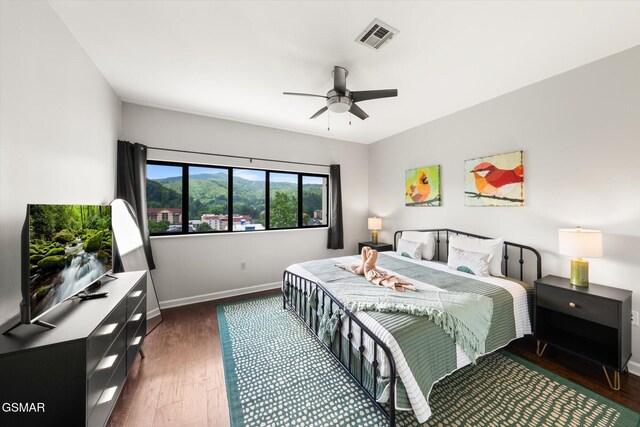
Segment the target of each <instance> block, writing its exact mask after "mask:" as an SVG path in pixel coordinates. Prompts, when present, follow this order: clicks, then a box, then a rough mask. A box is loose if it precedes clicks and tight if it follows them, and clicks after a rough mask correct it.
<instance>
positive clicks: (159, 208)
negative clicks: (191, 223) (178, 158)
mask: <svg viewBox="0 0 640 427" xmlns="http://www.w3.org/2000/svg"><path fill="white" fill-rule="evenodd" d="M182 171H183V168H182V166H177V165H171V164H147V218H148V220H149V232H150V233H151V234H163V233H180V232H182Z"/></svg>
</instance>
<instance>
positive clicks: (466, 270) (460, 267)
mask: <svg viewBox="0 0 640 427" xmlns="http://www.w3.org/2000/svg"><path fill="white" fill-rule="evenodd" d="M456 270H458V271H462V272H463V273H469V274H473V275H474V276H475V275H476V274H475V273H474V272H473V270H471V269H470V268H469V267H467V266H465V265H461V266H459V267H458V268H456Z"/></svg>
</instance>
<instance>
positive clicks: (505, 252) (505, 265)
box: [393, 228, 542, 281]
mask: <svg viewBox="0 0 640 427" xmlns="http://www.w3.org/2000/svg"><path fill="white" fill-rule="evenodd" d="M403 231H424V232H432V233H434V234H435V237H436V253H435V259H436V260H437V261H444V259H443V256H442V251H441V250H440V242H441V241H442V238H443V237H444V238H445V243H446V253H445V256H446V255H447V254H448V253H449V235H450V234H456V235H462V236H469V237H476V238H478V239H491V237H486V236H479V235H477V234H471V233H467V232H464V231H458V230H451V229H449V228H434V229H427V230H398V231H396V232H395V234H394V235H393V249H394V250H396V248H397V245H398V236H399V235H400V234H402V232H403ZM509 248H515V249H516V251H517V253H519V255H520V258H519V259H518V263H519V264H520V277H519V278H520V280H521V281H524V263H525V260H524V254H525V251H529V252H531V253H532V254H533V255H534V256H535V257H536V279H539V278H541V277H542V256H541V255H540V252H538V251H537V250H535V249H534V248H532V247H531V246H526V245H521V244H519V243H513V242H506V241H505V242H504V243H503V249H502V271H503V273H504V275H505V276H509V253H510V252H509ZM513 252H514V251H513V249H511V254H513ZM510 277H513V276H510ZM516 278H517V277H516Z"/></svg>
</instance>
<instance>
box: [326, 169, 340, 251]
mask: <svg viewBox="0 0 640 427" xmlns="http://www.w3.org/2000/svg"><path fill="white" fill-rule="evenodd" d="M329 185H330V188H331V190H330V191H331V221H330V225H329V239H328V241H327V248H328V249H344V239H343V235H342V234H343V233H342V184H341V183H340V165H331V167H330V169H329Z"/></svg>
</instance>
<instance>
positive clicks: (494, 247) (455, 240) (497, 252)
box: [449, 234, 504, 277]
mask: <svg viewBox="0 0 640 427" xmlns="http://www.w3.org/2000/svg"><path fill="white" fill-rule="evenodd" d="M502 243H503V239H501V238H500V239H478V238H476V237H469V236H461V235H456V234H454V235H451V236H449V256H451V248H456V249H462V250H463V251H472V252H480V253H483V254H489V255H493V257H491V259H490V260H489V274H491V275H492V276H497V277H504V275H503V274H502Z"/></svg>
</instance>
